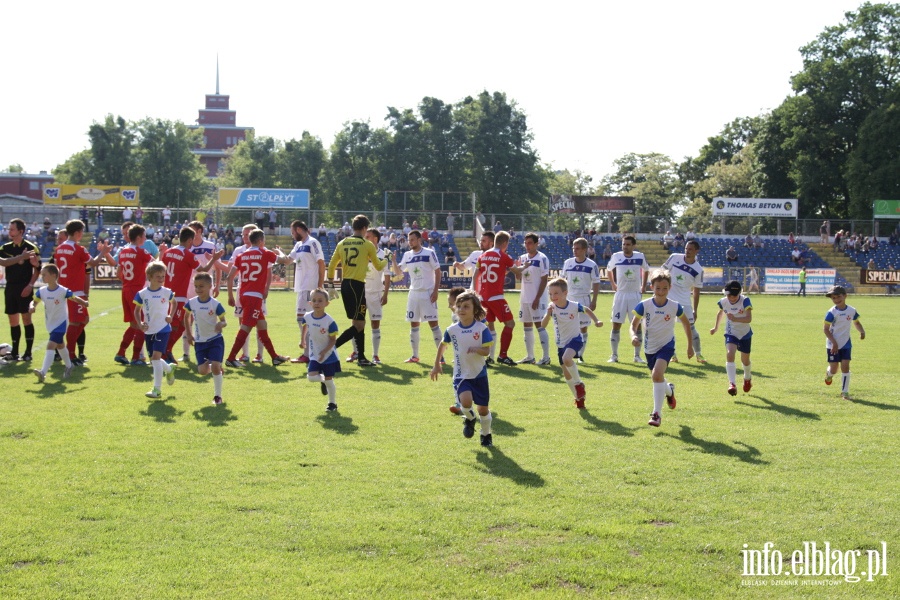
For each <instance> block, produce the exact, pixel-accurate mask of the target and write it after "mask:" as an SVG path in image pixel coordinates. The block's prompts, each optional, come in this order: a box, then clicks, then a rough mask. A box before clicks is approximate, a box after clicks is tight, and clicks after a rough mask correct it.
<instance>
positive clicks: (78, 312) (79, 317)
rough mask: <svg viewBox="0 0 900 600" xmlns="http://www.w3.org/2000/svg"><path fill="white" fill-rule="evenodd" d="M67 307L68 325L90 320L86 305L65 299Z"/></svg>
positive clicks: (85, 322)
mask: <svg viewBox="0 0 900 600" xmlns="http://www.w3.org/2000/svg"><path fill="white" fill-rule="evenodd" d="M66 304H67V305H68V307H69V325H87V323H88V321H90V320H91V317H90V315H89V314H88V309H87V307H84V306H82V305H80V304H78V303H77V302H75V301H74V300H72V299H69V300H66Z"/></svg>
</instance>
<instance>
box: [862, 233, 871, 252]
mask: <svg viewBox="0 0 900 600" xmlns="http://www.w3.org/2000/svg"><path fill="white" fill-rule="evenodd" d="M869 243H870V242H869V238H867V237H864V238H863V242H862V246H860V247H859V251H860V252H862V253H863V254H868V253H869V250H870V249H871V246H870V245H869Z"/></svg>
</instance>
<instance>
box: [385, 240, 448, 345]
mask: <svg viewBox="0 0 900 600" xmlns="http://www.w3.org/2000/svg"><path fill="white" fill-rule="evenodd" d="M408 240H409V250H408V251H407V252H404V253H403V258H402V259H401V260H400V261H395V262H394V272H395V273H396V274H397V275H402V274H403V272H406V273H407V274H408V275H409V297H408V299H407V301H406V320H407V321H408V322H409V326H410V333H409V343H410V345H411V346H412V356H410V357H409V358H408V359H406V362H408V363H417V362H419V324H420V323H421V322H422V321H428V326H429V327H431V335H432V338H433V339H434V345H435V346H436V347H437V348H440V345H441V328H440V327H439V326H438V307H437V297H438V290H439V289H440V287H441V263H440V261H438V258H437V255H435V253H434V250H432V249H431V248H425V247H424V246H422V234H421V233H420V232H419V231H417V230H413V231H410V232H409V236H408Z"/></svg>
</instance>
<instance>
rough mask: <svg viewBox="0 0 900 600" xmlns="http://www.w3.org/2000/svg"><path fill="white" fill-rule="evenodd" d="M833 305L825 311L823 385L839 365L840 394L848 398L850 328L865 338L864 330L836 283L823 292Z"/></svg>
mask: <svg viewBox="0 0 900 600" xmlns="http://www.w3.org/2000/svg"><path fill="white" fill-rule="evenodd" d="M825 295H826V296H828V297H829V298H831V301H832V302H833V303H834V306H832V307H831V309H829V311H828V312H827V313H825V328H824V332H825V338H826V342H825V349H826V350H827V351H828V368H827V369H825V385H831V378H832V377H834V374H835V373H837V369H838V364H840V365H841V396H842V397H843V398H844V399H846V400H849V399H850V358H851V355H850V350H851V349H852V347H853V344H852V343H851V342H850V328H851V327H856V330H857V331H858V332H859V339H861V340H864V339H866V330H865V329H863V326H862V323H861V322H860V321H859V313H858V312H857V311H856V309H855V308H853V307H852V306H850V305H849V304H847V290H846V289H844V287H843V286H840V285H836V286H834V287H832V288H831V289H830V290H828V293H827V294H825Z"/></svg>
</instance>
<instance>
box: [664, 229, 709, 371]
mask: <svg viewBox="0 0 900 600" xmlns="http://www.w3.org/2000/svg"><path fill="white" fill-rule="evenodd" d="M699 252H700V242H698V241H697V240H691V241H689V242H688V243H687V244H685V245H684V254H679V253H673V254H670V255H669V258H667V259H666V262H664V263H663V265H662V268H663V269H665V270H667V271H668V272H669V274H670V275H672V290H671V291H670V292H669V298H671V299H672V300H674V301H675V302H677V303H678V304H680V305H681V308H683V309H684V314H686V315H687V318H688V321H689V322H690V324H691V340H692V341H693V342H694V352H696V354H695V356H696V357H697V362H699V363H705V362H706V359H705V358H703V355H702V354H701V353H700V334H699V333H697V325H696V323H697V304H698V303H699V302H700V289H701V288H702V287H703V266H702V265H701V264H700V261H699V260H697V254H698V253H699ZM672 362H678V358H677V357H675V356H673V357H672Z"/></svg>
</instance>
